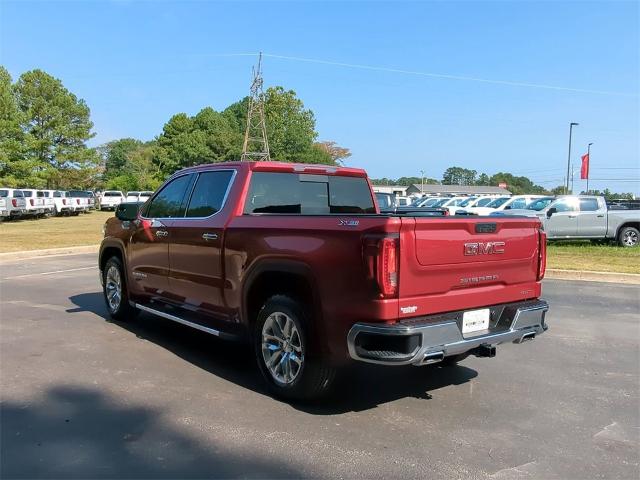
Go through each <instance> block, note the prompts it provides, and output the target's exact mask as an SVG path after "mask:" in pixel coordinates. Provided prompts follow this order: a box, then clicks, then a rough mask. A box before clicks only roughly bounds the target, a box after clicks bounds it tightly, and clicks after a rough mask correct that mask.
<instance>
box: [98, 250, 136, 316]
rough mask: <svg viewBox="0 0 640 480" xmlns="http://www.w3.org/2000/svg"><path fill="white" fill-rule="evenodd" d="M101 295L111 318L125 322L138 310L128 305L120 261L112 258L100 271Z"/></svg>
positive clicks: (114, 257) (124, 276)
mask: <svg viewBox="0 0 640 480" xmlns="http://www.w3.org/2000/svg"><path fill="white" fill-rule="evenodd" d="M102 293H103V295H104V301H105V304H106V306H107V311H108V312H109V315H110V316H111V318H113V319H115V320H120V321H126V320H130V319H132V318H134V317H135V316H136V315H137V314H138V310H137V309H136V308H133V307H132V306H131V305H130V304H129V292H128V291H127V282H126V275H125V272H124V268H123V267H122V261H121V260H120V258H118V257H116V256H113V257H111V258H109V260H107V263H105V265H104V270H103V271H102Z"/></svg>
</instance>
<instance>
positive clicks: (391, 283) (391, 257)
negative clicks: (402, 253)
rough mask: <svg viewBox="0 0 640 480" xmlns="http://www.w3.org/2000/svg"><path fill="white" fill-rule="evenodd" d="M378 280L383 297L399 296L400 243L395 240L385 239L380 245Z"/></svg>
mask: <svg viewBox="0 0 640 480" xmlns="http://www.w3.org/2000/svg"><path fill="white" fill-rule="evenodd" d="M377 280H378V287H379V288H380V295H381V296H382V297H384V298H389V297H395V296H396V295H397V293H398V242H397V240H396V239H395V238H383V239H381V240H380V241H379V243H378V264H377Z"/></svg>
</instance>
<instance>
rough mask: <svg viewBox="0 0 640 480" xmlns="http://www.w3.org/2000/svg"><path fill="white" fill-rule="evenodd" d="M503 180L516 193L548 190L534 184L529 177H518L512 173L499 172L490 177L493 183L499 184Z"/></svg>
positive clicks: (543, 192) (538, 192) (542, 192)
mask: <svg viewBox="0 0 640 480" xmlns="http://www.w3.org/2000/svg"><path fill="white" fill-rule="evenodd" d="M503 182H504V183H506V184H507V188H508V189H509V191H510V192H511V193H513V194H514V195H524V194H527V193H529V194H531V193H533V194H545V193H547V190H546V189H545V188H544V187H541V186H540V185H536V184H534V183H533V182H532V181H531V180H530V179H529V178H527V177H517V176H515V175H512V174H511V173H505V172H498V173H496V174H495V175H493V176H492V177H491V179H490V184H491V185H498V184H500V183H503Z"/></svg>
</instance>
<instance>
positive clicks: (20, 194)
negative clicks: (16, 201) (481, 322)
mask: <svg viewBox="0 0 640 480" xmlns="http://www.w3.org/2000/svg"><path fill="white" fill-rule="evenodd" d="M13 196H14V197H17V198H24V194H23V193H22V190H14V191H13Z"/></svg>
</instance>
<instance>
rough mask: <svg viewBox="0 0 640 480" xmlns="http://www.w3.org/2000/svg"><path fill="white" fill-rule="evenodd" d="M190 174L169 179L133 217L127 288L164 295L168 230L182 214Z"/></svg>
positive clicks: (166, 273) (149, 295)
mask: <svg viewBox="0 0 640 480" xmlns="http://www.w3.org/2000/svg"><path fill="white" fill-rule="evenodd" d="M194 177H195V176H194V175H193V174H187V175H182V176H179V177H176V178H174V179H173V180H171V181H169V183H167V184H166V185H165V186H164V187H163V188H162V189H161V190H160V191H159V192H158V194H157V195H156V196H155V197H153V198H152V199H151V201H150V202H149V203H148V204H146V205H145V208H144V209H143V211H142V212H141V213H140V217H139V218H138V219H137V220H135V221H134V222H133V223H134V227H133V233H132V235H131V240H130V242H129V254H128V270H129V285H130V286H131V290H132V291H133V292H134V293H136V294H138V295H143V296H146V297H147V298H151V297H166V293H167V289H168V286H169V241H170V238H169V230H170V227H171V223H172V222H173V221H174V219H175V218H177V217H180V216H183V215H184V209H185V206H186V197H187V192H189V191H190V190H191V189H190V187H191V183H192V181H193V179H194Z"/></svg>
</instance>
